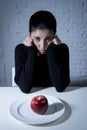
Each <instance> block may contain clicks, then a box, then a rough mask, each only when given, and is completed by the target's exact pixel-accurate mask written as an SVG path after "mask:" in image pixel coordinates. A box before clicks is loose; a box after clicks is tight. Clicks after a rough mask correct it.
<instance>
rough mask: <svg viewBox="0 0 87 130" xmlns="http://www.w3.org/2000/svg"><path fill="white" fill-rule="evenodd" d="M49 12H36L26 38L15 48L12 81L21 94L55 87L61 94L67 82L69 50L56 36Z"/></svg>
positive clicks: (52, 19)
mask: <svg viewBox="0 0 87 130" xmlns="http://www.w3.org/2000/svg"><path fill="white" fill-rule="evenodd" d="M56 26H57V25H56V19H55V17H54V16H53V14H52V13H51V12H48V11H38V12H36V13H34V14H33V15H32V16H31V18H30V21H29V36H28V37H27V38H26V39H25V40H24V42H23V43H22V44H19V45H17V46H16V48H15V70H16V72H15V82H16V84H17V85H18V86H19V87H20V89H21V91H22V92H24V93H29V92H30V90H31V88H32V87H40V86H41V87H49V86H54V87H55V88H56V90H57V91H58V92H62V91H64V90H65V88H66V87H67V86H68V84H69V82H70V74H69V49H68V46H67V45H66V44H64V43H61V40H60V39H59V38H58V36H57V35H56Z"/></svg>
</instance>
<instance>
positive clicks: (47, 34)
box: [31, 29, 54, 54]
mask: <svg viewBox="0 0 87 130" xmlns="http://www.w3.org/2000/svg"><path fill="white" fill-rule="evenodd" d="M31 38H32V39H33V42H34V44H35V46H36V47H37V49H38V51H39V52H40V53H41V54H45V52H46V50H47V48H48V46H49V45H50V43H51V42H52V40H53V38H54V33H53V31H50V30H48V29H44V30H41V29H37V30H35V31H32V32H31Z"/></svg>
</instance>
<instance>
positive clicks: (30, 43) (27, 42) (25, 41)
mask: <svg viewBox="0 0 87 130" xmlns="http://www.w3.org/2000/svg"><path fill="white" fill-rule="evenodd" d="M32 42H33V40H32V38H31V37H30V36H27V37H26V38H25V40H24V41H23V44H24V45H25V46H28V47H29V46H32Z"/></svg>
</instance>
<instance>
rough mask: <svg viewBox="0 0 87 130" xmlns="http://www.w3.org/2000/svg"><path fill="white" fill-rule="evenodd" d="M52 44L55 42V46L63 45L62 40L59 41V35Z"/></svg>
mask: <svg viewBox="0 0 87 130" xmlns="http://www.w3.org/2000/svg"><path fill="white" fill-rule="evenodd" d="M52 42H53V43H54V44H55V45H59V44H61V40H60V39H59V37H58V36H57V35H56V36H55V37H54V39H53V40H52Z"/></svg>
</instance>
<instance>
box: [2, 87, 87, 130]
mask: <svg viewBox="0 0 87 130" xmlns="http://www.w3.org/2000/svg"><path fill="white" fill-rule="evenodd" d="M37 93H39V94H50V95H54V96H56V97H58V98H60V99H62V100H63V101H64V104H65V113H64V115H63V116H62V117H61V118H59V119H58V120H56V121H54V122H53V123H49V124H46V125H40V126H33V125H27V124H24V123H23V122H21V121H18V120H16V119H15V118H13V117H12V116H11V114H10V112H9V107H10V105H11V104H12V103H13V102H14V101H15V100H17V99H19V98H23V97H24V98H26V97H28V96H29V94H24V93H22V92H21V91H20V90H19V88H18V87H0V130H87V101H86V100H87V87H81V88H80V87H68V88H67V89H66V91H65V92H62V93H58V92H56V90H55V88H54V87H51V88H46V89H42V90H40V91H37V92H36V94H37ZM30 94H34V93H30Z"/></svg>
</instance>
